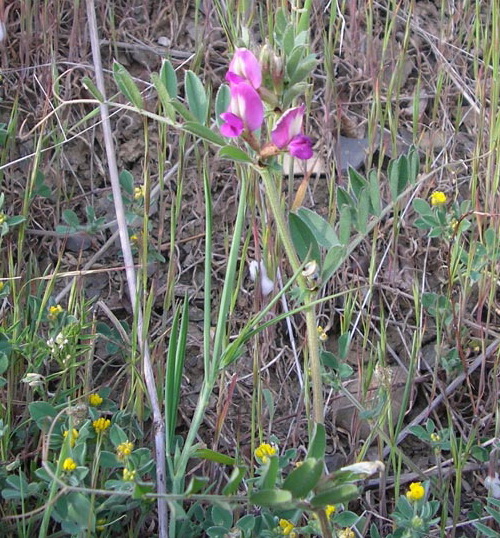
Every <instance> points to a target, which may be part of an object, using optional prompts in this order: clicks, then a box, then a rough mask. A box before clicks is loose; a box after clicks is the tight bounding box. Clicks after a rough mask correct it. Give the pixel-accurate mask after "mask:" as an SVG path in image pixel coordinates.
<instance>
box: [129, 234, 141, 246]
mask: <svg viewBox="0 0 500 538" xmlns="http://www.w3.org/2000/svg"><path fill="white" fill-rule="evenodd" d="M130 242H131V243H135V244H137V243H139V238H138V237H137V235H136V234H134V235H131V236H130Z"/></svg>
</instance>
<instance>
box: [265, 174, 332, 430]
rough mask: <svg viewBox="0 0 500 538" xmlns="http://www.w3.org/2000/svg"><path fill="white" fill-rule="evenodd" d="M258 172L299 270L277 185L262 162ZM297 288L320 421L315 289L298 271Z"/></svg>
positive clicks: (287, 249) (318, 420) (316, 419)
mask: <svg viewBox="0 0 500 538" xmlns="http://www.w3.org/2000/svg"><path fill="white" fill-rule="evenodd" d="M255 168H256V170H257V171H258V172H259V174H260V177H261V178H262V182H263V183H264V188H265V189H266V196H267V201H268V202H269V207H270V208H271V212H272V214H273V217H274V220H275V221H276V227H277V228H278V234H279V237H280V239H281V242H282V243H283V248H284V249H285V253H286V255H287V258H288V261H289V263H290V265H291V267H292V271H293V272H294V273H297V272H298V271H300V267H301V263H300V260H299V258H298V256H297V253H296V251H295V247H294V245H293V241H292V238H291V236H290V231H289V229H288V225H287V222H286V220H285V217H284V215H283V211H282V208H281V200H280V196H279V193H278V191H277V189H276V183H275V178H274V176H273V174H272V173H271V172H270V171H269V169H268V168H266V167H265V166H260V167H258V166H256V167H255ZM297 282H298V283H299V286H300V288H301V289H302V291H303V292H304V299H303V300H304V305H305V306H306V309H305V311H304V315H305V318H306V331H307V349H308V352H309V367H310V371H311V385H312V401H313V420H314V422H316V423H319V424H323V421H324V405H323V385H322V382H321V363H320V358H319V343H318V326H317V322H316V310H315V308H314V306H312V303H313V302H314V296H315V293H314V292H313V291H311V290H309V289H308V287H307V283H306V280H305V278H304V277H303V276H302V274H299V277H298V278H297Z"/></svg>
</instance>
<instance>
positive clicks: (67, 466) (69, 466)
mask: <svg viewBox="0 0 500 538" xmlns="http://www.w3.org/2000/svg"><path fill="white" fill-rule="evenodd" d="M76 467H77V465H76V461H75V460H74V459H73V458H66V459H65V460H64V461H63V470H65V471H66V472H68V473H70V472H71V471H74V470H75V469H76Z"/></svg>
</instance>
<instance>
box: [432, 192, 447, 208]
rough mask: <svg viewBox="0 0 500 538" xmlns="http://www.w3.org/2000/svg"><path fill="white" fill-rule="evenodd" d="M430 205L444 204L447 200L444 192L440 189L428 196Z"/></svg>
mask: <svg viewBox="0 0 500 538" xmlns="http://www.w3.org/2000/svg"><path fill="white" fill-rule="evenodd" d="M430 201H431V205H432V206H435V205H443V204H446V202H447V201H448V198H447V197H446V194H445V193H444V192H442V191H434V192H433V193H432V194H431V196H430Z"/></svg>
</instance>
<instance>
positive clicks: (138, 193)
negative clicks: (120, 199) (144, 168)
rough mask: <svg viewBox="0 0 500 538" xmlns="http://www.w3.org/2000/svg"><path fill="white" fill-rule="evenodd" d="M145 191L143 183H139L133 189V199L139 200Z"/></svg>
mask: <svg viewBox="0 0 500 538" xmlns="http://www.w3.org/2000/svg"><path fill="white" fill-rule="evenodd" d="M145 191H146V189H145V187H144V185H141V186H140V187H135V189H134V199H135V200H141V199H142V198H144V193H145Z"/></svg>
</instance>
